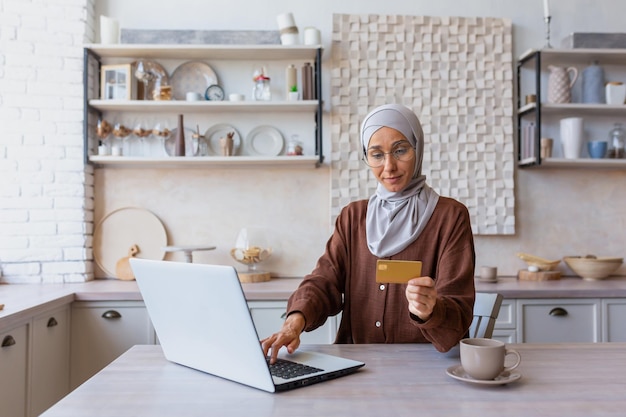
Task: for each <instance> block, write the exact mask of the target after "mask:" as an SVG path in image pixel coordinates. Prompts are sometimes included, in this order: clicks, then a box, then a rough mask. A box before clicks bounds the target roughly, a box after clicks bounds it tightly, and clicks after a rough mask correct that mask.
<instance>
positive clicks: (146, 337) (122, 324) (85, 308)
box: [70, 301, 155, 389]
mask: <svg viewBox="0 0 626 417" xmlns="http://www.w3.org/2000/svg"><path fill="white" fill-rule="evenodd" d="M154 343H155V333H154V329H153V327H152V323H151V322H150V317H149V316H148V311H147V309H146V307H145V305H144V303H143V302H142V301H117V302H108V301H81V302H74V303H73V304H72V325H71V342H70V346H71V362H70V386H71V389H74V388H76V387H77V386H79V385H80V384H82V383H83V382H85V381H86V380H87V379H89V378H90V377H91V376H93V375H94V374H96V373H97V372H98V371H100V370H101V369H102V368H104V367H105V366H106V365H108V364H109V363H111V362H112V361H113V360H114V359H116V358H117V357H118V356H119V355H121V354H122V353H124V352H125V351H126V350H128V349H129V348H130V347H131V346H134V345H145V344H154Z"/></svg>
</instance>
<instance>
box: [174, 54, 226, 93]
mask: <svg viewBox="0 0 626 417" xmlns="http://www.w3.org/2000/svg"><path fill="white" fill-rule="evenodd" d="M213 84H217V75H216V74H215V71H213V69H212V68H211V67H210V66H209V65H208V64H205V63H204V62H199V61H190V62H185V63H184V64H181V65H180V66H179V67H178V68H176V69H175V70H174V73H173V74H172V76H171V77H170V85H171V86H172V93H173V97H174V99H175V100H185V99H186V96H187V93H188V92H191V91H193V92H194V93H199V94H200V95H201V96H202V97H204V92H205V91H206V89H207V88H208V87H209V86H210V85H213Z"/></svg>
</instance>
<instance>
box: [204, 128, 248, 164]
mask: <svg viewBox="0 0 626 417" xmlns="http://www.w3.org/2000/svg"><path fill="white" fill-rule="evenodd" d="M229 132H235V135H234V136H233V155H237V151H238V150H239V147H240V146H241V136H239V132H237V129H235V128H234V127H232V126H231V125H227V124H217V125H215V126H211V127H210V128H209V129H208V130H207V131H206V133H205V134H204V138H205V139H206V141H207V144H208V146H209V153H210V154H211V155H219V156H221V155H222V146H221V145H220V138H223V137H226V134H227V133H229Z"/></svg>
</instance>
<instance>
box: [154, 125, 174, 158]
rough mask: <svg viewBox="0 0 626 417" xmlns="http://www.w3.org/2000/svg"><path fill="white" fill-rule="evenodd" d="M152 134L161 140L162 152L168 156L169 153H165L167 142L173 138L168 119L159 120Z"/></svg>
mask: <svg viewBox="0 0 626 417" xmlns="http://www.w3.org/2000/svg"><path fill="white" fill-rule="evenodd" d="M152 134H153V135H154V136H155V137H156V138H158V139H159V142H160V146H161V152H163V154H164V155H165V156H167V153H166V152H165V142H166V141H167V140H168V139H169V138H170V137H171V136H172V130H171V129H170V125H169V123H168V121H167V119H163V120H159V121H158V122H157V123H156V124H155V125H154V128H153V129H152Z"/></svg>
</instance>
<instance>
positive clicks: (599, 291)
mask: <svg viewBox="0 0 626 417" xmlns="http://www.w3.org/2000/svg"><path fill="white" fill-rule="evenodd" d="M300 281H301V279H300V278H275V279H272V280H270V281H267V282H260V283H252V284H242V286H243V290H244V293H245V294H246V298H247V299H248V301H264V300H287V298H288V297H289V296H290V295H291V293H292V292H293V291H294V290H295V289H296V288H297V286H298V284H299V283H300ZM476 291H479V292H498V293H500V294H502V295H503V296H504V298H505V299H506V298H509V299H513V298H623V297H626V277H611V278H609V279H604V280H599V281H584V280H582V279H580V278H563V279H560V280H554V281H518V280H517V279H516V278H515V277H499V278H498V281H497V282H495V283H485V282H481V281H480V280H478V279H477V280H476ZM72 301H142V298H141V294H140V293H139V289H138V287H137V283H136V282H135V281H119V280H113V279H99V280H94V281H89V282H84V283H72V284H5V285H0V304H4V309H3V310H0V330H2V329H5V328H10V327H12V326H13V325H14V324H16V323H20V322H21V321H23V320H25V319H27V318H29V317H33V316H35V315H37V314H38V313H40V312H44V311H47V310H50V309H52V308H55V307H60V306H62V305H65V304H69V303H71V302H72Z"/></svg>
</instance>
